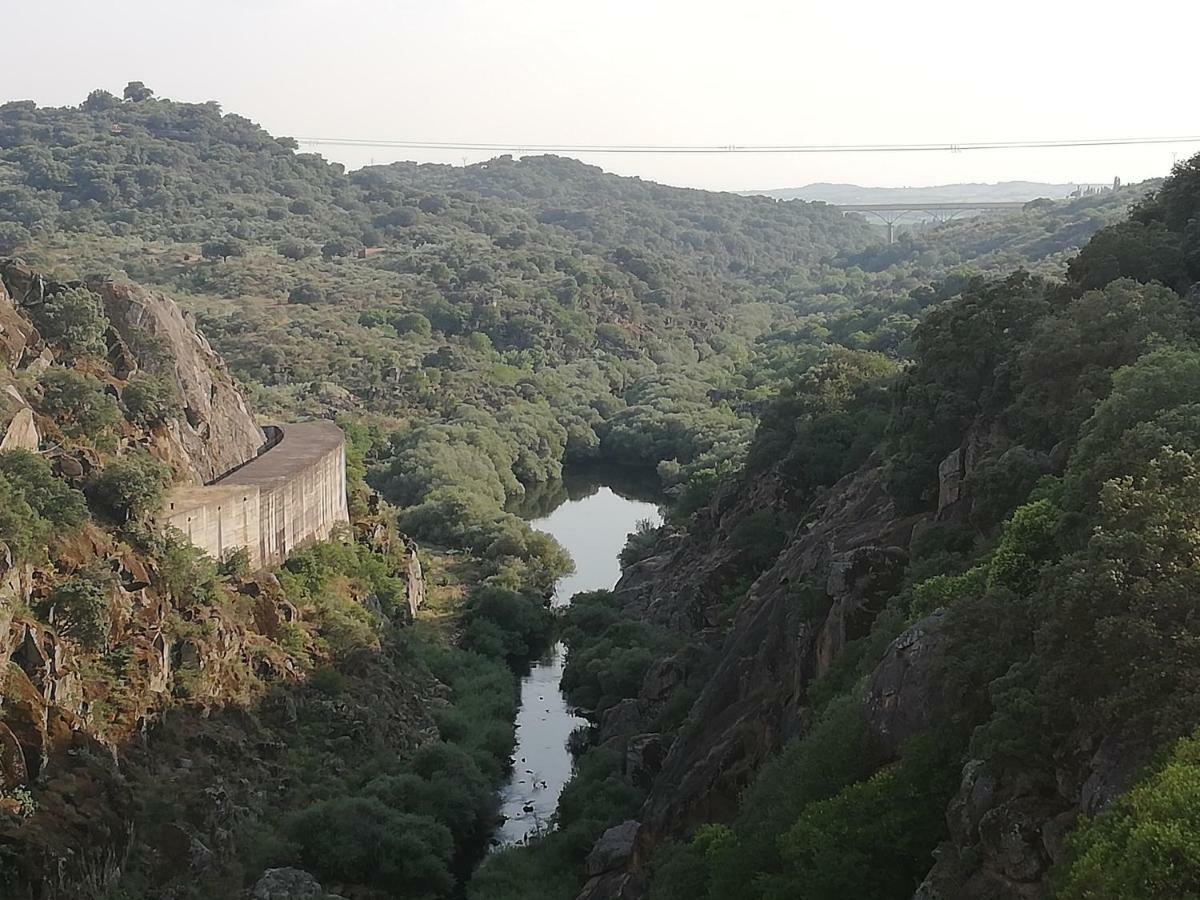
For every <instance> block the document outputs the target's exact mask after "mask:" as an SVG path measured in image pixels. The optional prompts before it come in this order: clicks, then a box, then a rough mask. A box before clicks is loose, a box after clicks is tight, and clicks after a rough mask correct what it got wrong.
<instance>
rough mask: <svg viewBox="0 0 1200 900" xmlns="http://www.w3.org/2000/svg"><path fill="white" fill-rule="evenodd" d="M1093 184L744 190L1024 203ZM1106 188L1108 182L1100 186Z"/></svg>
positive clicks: (844, 199)
mask: <svg viewBox="0 0 1200 900" xmlns="http://www.w3.org/2000/svg"><path fill="white" fill-rule="evenodd" d="M1089 187H1095V186H1094V185H1087V184H1076V183H1074V182H1071V183H1069V184H1048V183H1046V182H1042V181H1001V182H997V183H996V184H981V183H972V184H939V185H932V186H929V187H864V186H863V185H859V184H829V183H828V182H822V183H818V184H806V185H804V187H797V188H774V189H771V190H761V191H744V192H743V193H745V194H755V195H761V196H763V197H771V198H773V199H775V200H819V201H821V202H823V203H833V204H835V205H836V204H841V203H849V204H862V203H982V202H988V203H1004V202H1014V201H1015V202H1018V203H1025V202H1028V201H1029V200H1037V199H1039V198H1046V199H1049V200H1062V199H1066V198H1068V197H1070V196H1071V195H1072V194H1073V193H1075V192H1076V191H1080V190H1086V189H1087V188H1089ZM1103 187H1108V185H1103Z"/></svg>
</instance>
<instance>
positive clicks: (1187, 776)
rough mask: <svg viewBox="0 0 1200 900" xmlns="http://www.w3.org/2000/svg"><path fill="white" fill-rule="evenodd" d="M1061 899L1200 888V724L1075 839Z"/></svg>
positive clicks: (1116, 899) (1195, 892)
mask: <svg viewBox="0 0 1200 900" xmlns="http://www.w3.org/2000/svg"><path fill="white" fill-rule="evenodd" d="M1068 850H1069V855H1068V862H1067V863H1066V865H1065V867H1064V870H1063V871H1062V873H1061V875H1060V878H1059V884H1058V890H1057V892H1056V894H1055V896H1056V897H1057V898H1058V900H1157V898H1163V897H1171V898H1178V900H1185V898H1195V897H1197V896H1200V732H1196V733H1193V734H1192V736H1191V737H1186V738H1183V739H1182V740H1180V741H1179V742H1178V743H1176V744H1175V747H1174V748H1173V749H1172V751H1171V754H1170V756H1169V757H1168V758H1167V760H1166V762H1165V763H1164V764H1163V765H1162V767H1161V768H1159V769H1158V770H1157V771H1155V772H1154V773H1153V774H1152V775H1150V776H1149V777H1148V778H1146V779H1145V780H1144V781H1142V783H1141V784H1139V785H1138V786H1137V787H1135V788H1134V789H1133V790H1131V791H1130V792H1129V793H1127V794H1125V795H1124V796H1123V797H1121V798H1120V799H1119V800H1117V802H1116V804H1115V805H1114V806H1113V807H1112V808H1111V809H1110V810H1108V811H1107V812H1104V813H1101V814H1100V815H1099V816H1096V817H1095V818H1094V819H1091V820H1089V821H1085V822H1084V823H1083V825H1082V826H1081V827H1080V828H1079V829H1078V830H1077V831H1076V832H1075V834H1074V835H1073V836H1072V837H1071V840H1070V841H1069V843H1068Z"/></svg>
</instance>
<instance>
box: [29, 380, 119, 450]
mask: <svg viewBox="0 0 1200 900" xmlns="http://www.w3.org/2000/svg"><path fill="white" fill-rule="evenodd" d="M38 386H39V388H40V390H41V397H40V398H39V399H38V401H37V405H38V409H39V411H40V412H41V413H42V414H43V415H45V416H48V417H49V418H51V419H53V420H54V423H55V424H56V425H57V426H58V427H59V428H60V429H61V430H62V432H63V434H65V435H67V436H68V437H72V438H77V439H86V440H87V441H88V442H90V443H91V444H93V445H95V446H101V445H103V444H105V443H106V442H108V441H110V440H111V438H112V432H113V430H114V429H115V428H116V426H117V423H118V422H120V420H121V410H120V408H119V407H118V406H117V401H116V399H115V398H114V397H113V396H112V395H111V394H109V393H108V392H107V391H106V390H105V388H104V385H103V384H102V383H101V382H100V381H99V379H96V378H93V377H92V376H91V375H85V374H82V373H80V372H76V371H74V370H73V369H60V368H52V369H47V370H46V371H45V372H43V373H42V375H41V377H40V378H39V379H38Z"/></svg>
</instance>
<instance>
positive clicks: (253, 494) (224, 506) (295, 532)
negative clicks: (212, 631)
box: [159, 422, 349, 569]
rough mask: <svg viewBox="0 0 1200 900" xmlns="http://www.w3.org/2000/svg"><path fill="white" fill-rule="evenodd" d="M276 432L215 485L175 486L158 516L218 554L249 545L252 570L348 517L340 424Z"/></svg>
mask: <svg viewBox="0 0 1200 900" xmlns="http://www.w3.org/2000/svg"><path fill="white" fill-rule="evenodd" d="M278 432H279V433H278V434H276V435H274V436H275V437H277V440H276V441H275V442H274V443H273V444H271V445H270V446H269V449H268V450H266V452H264V453H263V454H262V455H261V456H258V457H256V458H254V459H252V460H250V462H248V463H246V464H245V465H243V466H240V467H239V468H237V469H234V470H233V471H232V472H230V473H229V474H227V475H225V476H223V477H222V478H219V479H217V480H216V481H215V482H213V483H212V484H209V485H205V486H204V487H181V488H177V489H175V490H174V491H172V492H171V494H170V496H169V497H168V498H167V506H166V509H165V510H164V511H163V514H162V515H161V516H160V517H159V518H160V519H161V520H163V521H164V524H166V525H171V526H174V527H175V528H178V529H179V530H180V531H181V532H183V534H184V535H185V536H186V537H187V539H188V540H189V541H191V542H192V543H193V544H195V545H196V546H197V547H199V548H200V549H201V550H204V551H206V552H207V553H208V554H209V555H211V556H212V557H213V558H214V559H221V558H222V557H223V556H224V555H225V554H226V553H228V552H229V551H231V550H233V549H235V548H237V547H245V548H246V549H247V550H249V552H250V565H251V567H252V568H255V569H260V568H263V567H265V566H273V565H278V564H279V563H281V562H283V561H284V559H286V558H287V555H288V554H289V553H290V552H291V551H292V550H295V549H296V548H297V547H302V546H304V545H305V544H310V543H312V542H314V541H321V540H325V539H326V538H328V537H329V535H330V534H331V533H332V531H333V527H334V526H335V525H336V524H337V523H339V522H347V521H349V514H348V512H347V509H346V441H345V437H344V436H343V434H342V430H341V429H340V428H338V427H337V426H336V425H334V424H332V423H331V422H303V423H301V424H298V425H285V426H282V427H281V428H279V429H278Z"/></svg>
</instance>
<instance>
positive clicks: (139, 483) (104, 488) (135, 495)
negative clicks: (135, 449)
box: [88, 453, 171, 524]
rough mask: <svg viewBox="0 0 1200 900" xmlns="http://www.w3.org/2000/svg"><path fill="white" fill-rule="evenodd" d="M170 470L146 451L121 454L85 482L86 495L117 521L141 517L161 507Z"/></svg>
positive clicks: (155, 511) (138, 519)
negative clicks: (86, 487) (86, 484)
mask: <svg viewBox="0 0 1200 900" xmlns="http://www.w3.org/2000/svg"><path fill="white" fill-rule="evenodd" d="M170 483H171V470H170V469H169V468H167V466H165V465H164V464H163V463H160V462H158V461H157V460H155V459H154V458H152V457H151V456H150V455H149V454H145V453H139V454H134V455H129V456H124V457H121V458H120V459H117V460H114V461H113V462H111V463H109V464H108V465H106V466H105V467H104V468H103V469H101V470H100V472H99V474H97V475H96V476H94V477H93V478H92V479H91V482H90V483H89V485H88V497H89V499H90V500H91V501H92V503H93V506H94V507H95V506H98V507H99V508H100V509H101V510H102V511H104V512H105V513H107V514H108V516H109V517H110V518H112V519H113V520H114V521H116V522H118V523H122V524H123V523H127V522H137V521H142V520H144V519H146V518H148V517H149V516H152V515H154V514H155V513H157V512H158V511H159V509H160V508H161V507H162V503H163V498H164V496H165V494H166V490H167V486H168V485H169V484H170Z"/></svg>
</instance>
